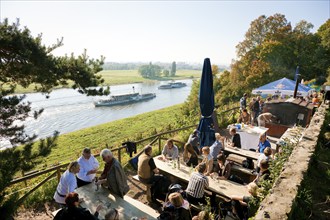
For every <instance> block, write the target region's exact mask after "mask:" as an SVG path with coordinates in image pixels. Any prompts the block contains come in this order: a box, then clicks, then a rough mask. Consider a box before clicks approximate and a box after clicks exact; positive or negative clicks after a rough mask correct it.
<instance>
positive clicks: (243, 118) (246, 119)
mask: <svg viewBox="0 0 330 220" xmlns="http://www.w3.org/2000/svg"><path fill="white" fill-rule="evenodd" d="M237 122H238V123H244V124H247V125H249V124H251V116H250V114H249V113H248V111H247V109H243V111H242V113H241V115H240V116H239V118H238V120H237Z"/></svg>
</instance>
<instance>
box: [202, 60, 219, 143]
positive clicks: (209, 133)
mask: <svg viewBox="0 0 330 220" xmlns="http://www.w3.org/2000/svg"><path fill="white" fill-rule="evenodd" d="M199 106H200V110H201V114H202V116H201V119H200V122H199V125H198V131H199V139H200V148H202V147H204V146H211V145H212V144H213V143H214V141H215V135H214V128H213V125H214V123H213V119H212V113H213V110H214V92H213V76H212V68H211V62H210V59H209V58H206V59H205V60H204V65H203V72H202V77H201V82H200V89H199Z"/></svg>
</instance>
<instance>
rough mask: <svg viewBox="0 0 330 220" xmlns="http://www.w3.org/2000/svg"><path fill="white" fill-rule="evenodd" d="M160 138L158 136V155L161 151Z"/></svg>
mask: <svg viewBox="0 0 330 220" xmlns="http://www.w3.org/2000/svg"><path fill="white" fill-rule="evenodd" d="M161 137H162V136H161V135H159V136H158V150H159V152H160V153H162V149H161V147H162V146H161V144H162V138H161Z"/></svg>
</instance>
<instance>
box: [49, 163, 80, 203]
mask: <svg viewBox="0 0 330 220" xmlns="http://www.w3.org/2000/svg"><path fill="white" fill-rule="evenodd" d="M79 170H80V166H79V163H78V162H77V161H74V162H71V163H70V164H69V166H68V169H67V170H66V171H65V172H64V173H63V175H62V176H61V179H60V182H59V183H58V185H57V188H56V191H55V194H54V197H53V198H54V199H55V202H57V203H59V204H61V205H65V197H66V195H67V194H69V193H71V192H73V191H74V190H75V189H76V188H77V179H76V174H77V173H79Z"/></svg>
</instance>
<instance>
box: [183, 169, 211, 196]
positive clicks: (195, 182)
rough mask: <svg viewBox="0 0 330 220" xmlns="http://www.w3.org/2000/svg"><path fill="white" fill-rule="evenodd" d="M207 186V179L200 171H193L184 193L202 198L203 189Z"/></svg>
mask: <svg viewBox="0 0 330 220" xmlns="http://www.w3.org/2000/svg"><path fill="white" fill-rule="evenodd" d="M208 186H209V180H208V179H207V177H206V176H204V175H203V174H201V173H198V172H195V173H193V174H192V175H191V177H190V179H189V183H188V186H187V189H186V193H188V194H189V195H190V196H192V197H194V198H198V199H199V198H202V197H203V196H204V189H205V188H206V187H208Z"/></svg>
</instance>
